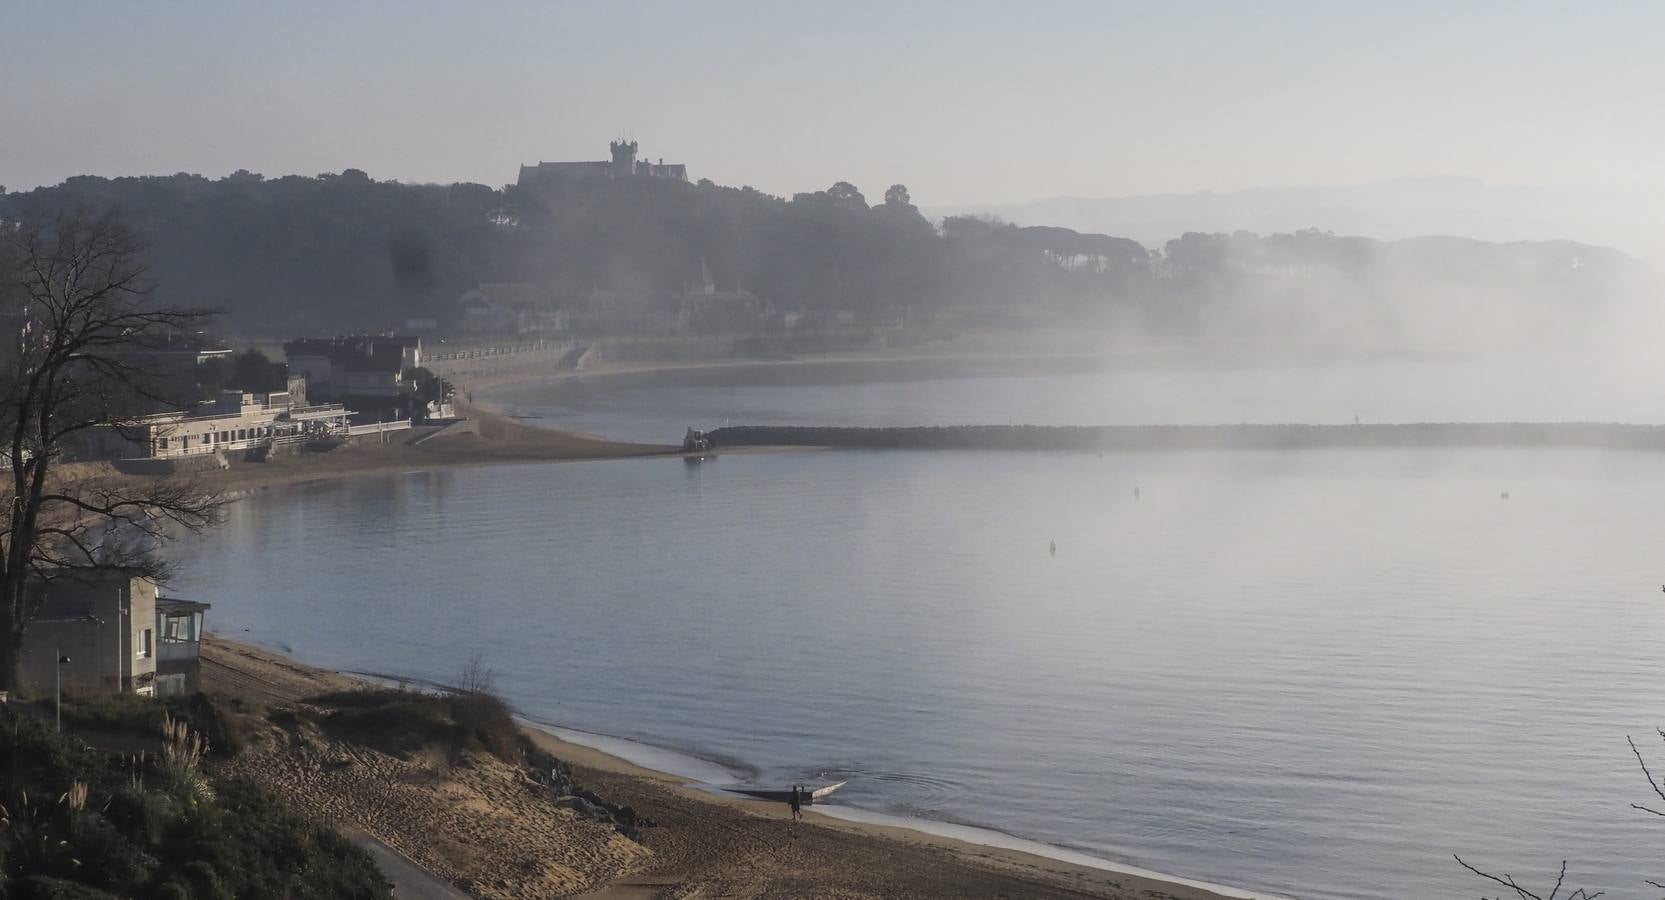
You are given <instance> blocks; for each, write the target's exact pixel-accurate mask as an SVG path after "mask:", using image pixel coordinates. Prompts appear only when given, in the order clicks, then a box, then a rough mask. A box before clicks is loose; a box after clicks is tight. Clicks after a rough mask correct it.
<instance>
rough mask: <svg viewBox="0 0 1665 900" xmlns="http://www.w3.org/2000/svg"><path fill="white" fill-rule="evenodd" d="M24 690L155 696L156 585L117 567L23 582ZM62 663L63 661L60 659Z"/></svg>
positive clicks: (74, 572)
mask: <svg viewBox="0 0 1665 900" xmlns="http://www.w3.org/2000/svg"><path fill="white" fill-rule="evenodd" d="M28 590H29V591H30V594H31V599H32V602H33V603H38V604H39V605H38V606H37V607H36V610H35V614H34V616H33V617H32V618H31V619H30V620H29V623H28V626H27V627H26V628H25V629H24V632H23V645H22V651H23V652H22V655H21V667H20V668H21V673H22V676H23V677H22V685H21V686H22V688H23V689H24V690H26V691H28V692H29V693H31V694H33V695H35V696H44V695H48V694H50V693H51V692H52V691H53V690H54V686H55V684H56V683H57V679H58V678H62V685H63V688H64V690H66V691H79V692H85V693H115V692H123V693H126V692H131V693H135V694H146V695H154V694H155V693H156V584H155V582H152V581H150V580H149V579H146V578H140V577H137V576H133V575H130V574H128V573H127V572H123V571H120V570H91V569H89V570H66V571H64V572H63V573H62V574H59V575H57V576H56V577H54V578H52V579H51V580H49V581H35V582H31V583H30V585H29V586H28ZM60 660H61V661H60Z"/></svg>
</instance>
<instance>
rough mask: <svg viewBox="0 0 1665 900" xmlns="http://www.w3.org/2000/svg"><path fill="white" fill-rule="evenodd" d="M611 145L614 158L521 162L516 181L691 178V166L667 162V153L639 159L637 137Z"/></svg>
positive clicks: (527, 182)
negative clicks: (656, 156) (652, 160)
mask: <svg viewBox="0 0 1665 900" xmlns="http://www.w3.org/2000/svg"><path fill="white" fill-rule="evenodd" d="M607 149H608V150H610V151H612V157H613V158H612V159H603V160H596V161H583V162H539V163H538V164H537V165H535V166H521V167H520V178H519V180H518V181H517V182H516V184H519V185H520V186H521V187H526V186H528V185H536V184H545V183H548V182H550V181H553V180H558V179H563V178H628V177H630V176H632V175H639V176H642V177H644V178H671V179H674V180H676V181H687V180H688V166H687V165H685V164H683V163H667V162H665V158H664V157H660V158H659V161H658V162H650V161H648V160H645V159H643V160H638V159H637V158H636V149H637V145H636V142H635V141H626V140H617V141H613V142H612V143H610V144H608V145H607Z"/></svg>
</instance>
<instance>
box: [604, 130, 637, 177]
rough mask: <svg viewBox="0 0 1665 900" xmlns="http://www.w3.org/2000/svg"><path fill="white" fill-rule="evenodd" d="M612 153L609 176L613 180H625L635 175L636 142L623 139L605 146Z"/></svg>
mask: <svg viewBox="0 0 1665 900" xmlns="http://www.w3.org/2000/svg"><path fill="white" fill-rule="evenodd" d="M607 149H609V150H611V151H613V165H612V169H611V170H610V171H609V173H608V174H609V175H611V176H612V177H614V178H625V177H628V176H630V175H634V174H636V142H635V141H626V140H623V139H620V140H617V141H613V142H612V143H610V144H608V145H607Z"/></svg>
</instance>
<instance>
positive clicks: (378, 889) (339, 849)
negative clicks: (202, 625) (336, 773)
mask: <svg viewBox="0 0 1665 900" xmlns="http://www.w3.org/2000/svg"><path fill="white" fill-rule="evenodd" d="M168 721H169V724H168V725H167V728H166V733H165V736H164V742H163V748H162V750H161V752H160V753H157V754H154V755H145V756H134V757H128V756H110V755H106V754H102V753H99V752H97V751H94V750H92V749H91V748H89V747H87V746H86V745H84V744H82V743H80V742H78V741H76V740H74V739H72V738H66V737H64V736H62V735H59V734H57V733H55V732H53V731H52V730H51V727H50V725H48V724H46V723H44V722H42V721H39V720H37V719H35V718H34V717H32V716H29V715H27V714H23V713H19V712H16V711H13V710H11V709H9V708H8V709H0V768H3V771H4V773H5V775H4V782H3V792H0V797H3V806H4V812H3V813H0V888H3V890H0V896H3V897H7V898H17V900H31V898H87V900H93V898H99V900H102V898H116V897H137V898H157V900H187V898H214V900H219V898H234V897H235V898H274V900H276V898H293V900H311V898H318V900H324V898H364V900H371V898H387V897H391V896H392V892H391V887H390V886H389V885H388V883H387V882H386V880H385V879H384V878H383V877H382V876H381V874H380V872H378V871H377V869H376V867H375V864H374V863H373V862H372V861H371V859H370V857H369V856H368V855H367V854H365V853H364V852H363V851H362V850H359V849H358V848H357V847H354V846H353V845H352V844H351V843H350V842H348V841H347V840H346V839H345V838H343V837H341V836H340V835H339V834H337V833H335V832H334V831H331V830H329V829H327V828H321V827H319V826H316V825H313V824H310V823H308V822H306V821H304V820H302V819H299V818H297V817H295V816H294V815H291V814H290V813H289V812H287V811H286V810H284V809H283V808H282V807H281V806H280V805H279V804H278V803H277V802H276V801H275V800H274V799H273V798H271V797H269V796H267V795H265V794H263V793H262V792H260V791H259V790H258V789H256V788H254V787H253V786H251V785H249V784H246V783H243V782H240V781H235V780H219V779H215V778H213V777H212V775H211V774H210V773H209V772H208V771H207V770H206V769H205V768H204V763H205V759H204V756H205V749H206V748H205V739H204V738H203V737H202V735H201V734H200V733H198V732H197V731H195V730H194V729H192V728H191V727H190V726H189V725H188V724H186V723H185V722H184V721H183V720H181V721H177V722H175V721H173V720H171V719H170V720H168Z"/></svg>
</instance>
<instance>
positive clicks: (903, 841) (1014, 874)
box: [204, 632, 1283, 900]
mask: <svg viewBox="0 0 1665 900" xmlns="http://www.w3.org/2000/svg"><path fill="white" fill-rule="evenodd" d="M204 647H205V660H206V661H209V662H211V663H212V665H213V668H214V669H215V670H216V677H217V678H219V679H221V680H226V681H229V683H233V684H236V685H237V687H238V688H239V690H240V692H241V693H244V694H251V693H252V694H254V695H257V696H261V697H263V698H266V699H275V700H279V701H284V702H294V701H295V700H296V699H297V698H299V697H302V696H306V695H307V694H308V693H309V692H319V691H318V689H319V687H320V686H334V687H337V688H339V686H340V685H342V684H344V683H352V684H358V685H365V686H369V685H377V684H382V683H385V679H387V678H388V677H390V676H387V675H378V676H367V675H360V674H355V673H352V672H351V671H348V670H331V669H320V668H317V667H314V666H312V665H310V664H308V663H305V662H303V661H301V660H300V659H298V658H296V657H295V656H294V655H293V653H292V652H289V651H285V650H283V649H278V648H274V647H268V646H265V645H262V644H259V643H255V642H253V641H252V640H249V639H247V638H244V639H235V638H230V637H227V636H225V635H221V634H218V633H215V632H210V633H209V635H208V638H207V641H206V642H205V644H204ZM411 683H413V684H415V683H420V682H411ZM516 721H517V724H519V726H520V727H521V730H522V733H523V734H525V736H526V737H527V739H528V740H530V741H531V742H532V743H533V745H534V746H536V747H538V748H539V749H541V750H543V751H544V752H547V753H549V754H550V755H552V756H554V757H556V758H558V759H561V760H563V761H564V762H566V763H568V764H570V765H572V766H573V767H574V769H575V770H577V771H578V772H579V774H580V777H581V780H582V781H583V782H584V783H586V784H590V785H592V789H594V790H596V791H597V792H598V793H600V794H601V795H602V796H603V797H607V798H609V799H612V798H613V797H614V796H615V795H622V799H621V800H619V801H615V802H626V803H641V802H642V801H641V799H640V798H641V797H643V796H644V795H645V796H649V797H651V796H653V795H661V796H662V795H664V794H666V793H667V792H668V793H669V795H671V796H673V797H674V798H676V800H677V801H678V805H679V806H680V807H682V809H681V812H683V813H685V815H684V816H682V817H681V818H682V819H683V822H682V823H681V824H682V826H683V827H688V826H690V825H691V826H692V827H693V828H694V829H695V830H701V831H703V830H705V829H715V830H717V831H718V832H721V831H724V830H732V829H733V827H734V825H733V820H734V817H739V818H738V821H740V822H744V823H750V824H749V825H747V826H745V827H751V828H759V829H764V830H766V831H767V832H768V833H770V834H773V833H775V832H774V829H778V828H790V825H791V823H790V822H789V821H787V813H786V811H785V809H784V807H783V806H782V805H781V804H779V803H772V802H769V801H765V800H756V799H751V798H747V797H743V796H739V795H735V794H729V793H726V792H724V791H722V790H721V789H720V786H719V785H718V784H713V783H712V782H713V781H714V780H719V779H720V780H722V781H727V782H730V783H733V782H734V781H737V780H738V778H739V775H740V773H737V772H735V771H734V770H733V769H732V768H730V767H728V766H725V765H722V764H720V763H716V762H712V761H709V760H704V759H702V758H700V757H698V756H696V755H693V754H690V753H684V752H681V751H675V750H669V749H666V748H660V747H656V746H654V745H651V744H645V743H642V742H638V741H632V740H629V739H624V738H613V737H609V736H607V735H598V734H593V733H590V732H584V731H581V730H577V729H570V728H565V727H563V726H559V725H554V724H552V723H547V722H542V721H538V720H533V719H529V718H527V717H524V716H518V715H517V716H516ZM640 808H642V809H643V811H644V812H646V813H647V814H648V815H654V816H655V817H658V815H657V811H656V810H655V809H654V808H653V807H651V806H644V807H640ZM688 813H691V815H688ZM804 813H805V822H806V823H807V824H812V825H814V826H817V827H819V828H823V829H827V830H829V831H831V832H835V833H838V834H842V835H846V836H848V838H849V839H852V840H857V841H878V842H880V844H879V845H878V847H879V848H880V849H879V852H878V853H877V854H876V855H877V856H882V857H883V858H884V859H885V860H886V861H887V864H888V865H890V866H899V867H902V868H904V869H909V870H911V869H913V868H916V867H919V866H925V865H934V866H940V865H944V864H948V865H951V866H969V867H972V868H971V870H970V871H972V872H976V871H986V872H988V873H990V874H989V877H993V878H998V879H1001V880H1006V881H1009V880H1012V879H1017V880H1018V881H1019V882H1021V883H1023V884H1026V885H1029V886H1030V888H1031V890H1025V891H1023V892H1022V893H1019V894H1016V895H1017V896H1028V895H1031V894H1033V895H1036V896H1069V897H1098V898H1113V900H1124V898H1125V900H1133V898H1140V900H1283V898H1281V897H1278V896H1277V895H1271V894H1262V893H1255V892H1251V891H1248V890H1244V889H1238V888H1232V887H1229V886H1224V885H1218V884H1213V883H1209V882H1204V881H1199V880H1194V879H1188V878H1184V877H1181V876H1173V875H1168V874H1166V873H1159V872H1153V871H1150V870H1145V869H1141V868H1139V867H1136V866H1132V865H1126V864H1119V863H1116V862H1114V861H1112V860H1106V859H1101V858H1099V857H1094V856H1092V855H1090V854H1086V853H1081V852H1078V851H1072V850H1069V849H1067V848H1061V847H1054V846H1052V845H1048V844H1043V843H1040V842H1035V841H1030V840H1028V839H1025V838H1021V837H1017V836H1015V835H1009V834H1005V833H1004V832H1000V831H997V830H994V829H988V828H977V827H972V826H961V825H955V824H953V823H939V822H934V821H932V820H927V819H919V820H913V819H908V818H904V817H900V816H891V815H887V814H883V813H874V812H872V811H867V810H863V809H861V808H859V807H842V806H838V805H836V804H834V805H827V806H823V807H816V806H811V807H808V808H806V809H805V811H804ZM690 819H691V821H690ZM660 827H661V828H667V827H673V826H672V825H670V824H669V823H665V822H661V826H660ZM787 834H795V832H791V831H788V832H787ZM652 837H653V835H650V842H651V839H652ZM397 849H400V851H401V852H405V851H404V850H403V848H397ZM761 852H766V851H763V850H751V851H747V852H745V853H743V854H742V859H740V860H738V862H740V863H742V864H743V865H747V866H750V865H751V863H749V862H747V860H748V859H749V858H750V856H752V855H755V854H756V853H761ZM939 854H945V855H946V859H944V858H943V857H942V856H939ZM413 861H416V862H419V863H420V860H413ZM644 876H645V877H647V878H649V879H652V878H660V877H664V873H662V872H659V871H657V870H656V868H655V867H654V866H651V865H649V866H647V867H646V868H640V869H632V870H631V871H628V872H625V873H623V874H621V875H619V876H617V877H614V878H612V879H610V880H609V882H608V885H609V887H603V888H602V889H601V890H600V891H594V890H592V891H591V892H590V893H580V894H577V896H595V897H623V896H631V897H636V896H640V897H648V896H657V895H658V894H657V892H649V893H637V892H633V891H636V890H637V888H636V887H634V886H636V885H639V884H657V882H653V881H638V880H637V879H640V878H642V877H644ZM973 877H974V878H975V877H976V876H973ZM610 890H611V891H618V892H619V893H609V891H610ZM1004 890H1009V888H1007V889H1003V891H1004ZM1060 892H1061V893H1060ZM900 895H906V894H905V893H903V894H900ZM970 895H977V894H970ZM1004 895H1007V896H1013V894H1010V893H1005V894H1004ZM855 896H865V894H856V895H855ZM877 896H890V894H889V892H888V891H885V892H881V893H880V894H878V895H877Z"/></svg>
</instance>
